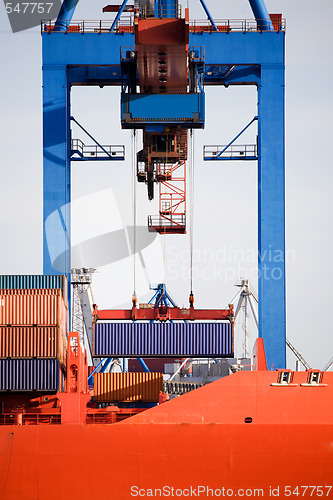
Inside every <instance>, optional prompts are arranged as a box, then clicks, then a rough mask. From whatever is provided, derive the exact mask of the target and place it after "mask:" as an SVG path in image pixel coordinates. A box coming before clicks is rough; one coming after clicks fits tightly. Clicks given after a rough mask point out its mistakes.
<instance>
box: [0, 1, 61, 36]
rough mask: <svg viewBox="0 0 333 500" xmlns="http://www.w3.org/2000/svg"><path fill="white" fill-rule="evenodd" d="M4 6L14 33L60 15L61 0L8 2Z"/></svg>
mask: <svg viewBox="0 0 333 500" xmlns="http://www.w3.org/2000/svg"><path fill="white" fill-rule="evenodd" d="M3 3H4V6H5V9H6V12H7V15H8V19H9V22H10V26H11V28H12V32H13V33H17V32H19V31H24V30H27V29H29V28H34V27H35V26H40V24H41V22H42V21H45V20H52V19H56V18H57V17H58V14H59V11H60V8H61V0H52V1H47V2H46V1H45V2H22V1H20V0H19V1H14V2H7V1H6V0H4V2H3Z"/></svg>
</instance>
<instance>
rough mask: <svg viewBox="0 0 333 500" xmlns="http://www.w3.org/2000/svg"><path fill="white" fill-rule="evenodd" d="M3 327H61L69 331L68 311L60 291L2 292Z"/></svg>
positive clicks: (0, 299)
mask: <svg viewBox="0 0 333 500" xmlns="http://www.w3.org/2000/svg"><path fill="white" fill-rule="evenodd" d="M0 325H1V326H8V325H9V326H21V325H22V326H25V325H26V326H27V325H31V326H60V327H61V328H63V329H64V330H65V331H66V333H67V331H68V310H67V307H66V306H65V303H64V300H63V297H62V295H61V291H60V290H56V289H50V290H48V289H39V290H0Z"/></svg>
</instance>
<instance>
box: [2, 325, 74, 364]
mask: <svg viewBox="0 0 333 500" xmlns="http://www.w3.org/2000/svg"><path fill="white" fill-rule="evenodd" d="M66 350H67V337H66V334H65V331H64V330H63V328H60V327H59V326H53V327H47V326H42V327H38V326H37V327H35V326H12V327H9V326H1V327H0V358H56V359H59V360H60V361H61V362H62V363H64V362H65V358H66Z"/></svg>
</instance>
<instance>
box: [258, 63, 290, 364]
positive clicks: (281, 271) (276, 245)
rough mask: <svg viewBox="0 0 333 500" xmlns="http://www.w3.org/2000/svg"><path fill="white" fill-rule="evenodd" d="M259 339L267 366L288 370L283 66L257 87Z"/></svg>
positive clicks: (265, 73) (264, 73)
mask: <svg viewBox="0 0 333 500" xmlns="http://www.w3.org/2000/svg"><path fill="white" fill-rule="evenodd" d="M258 97H259V104H258V153H259V154H258V156H259V161H258V224H259V227H258V252H259V257H258V272H259V280H258V288H259V337H262V338H263V339H264V343H265V348H266V354H267V366H268V368H269V369H270V368H271V367H272V366H273V368H274V369H276V368H285V366H286V305H285V175H284V155H285V152H284V68H283V65H282V64H281V65H272V66H270V65H267V66H266V65H262V67H261V84H260V86H259V89H258Z"/></svg>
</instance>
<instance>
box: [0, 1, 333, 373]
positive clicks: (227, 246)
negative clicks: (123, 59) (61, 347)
mask: <svg viewBox="0 0 333 500" xmlns="http://www.w3.org/2000/svg"><path fill="white" fill-rule="evenodd" d="M107 3H108V2H106V1H101V0H96V1H94V2H91V1H88V0H80V2H79V6H78V7H77V10H76V13H75V16H74V18H75V19H99V18H101V19H109V18H110V14H109V15H106V14H103V13H102V12H101V9H102V7H103V6H104V5H106V4H107ZM206 3H207V6H208V8H209V9H210V12H211V14H212V16H213V17H214V19H227V18H229V19H251V18H253V16H252V12H251V9H250V6H249V3H248V2H247V0H233V1H232V2H231V1H229V2H227V1H226V0H224V1H218V0H206ZM187 4H189V7H190V18H191V19H194V18H196V19H203V18H204V17H205V15H204V12H203V10H202V8H201V6H200V3H199V0H195V1H194V0H192V1H191V0H190V1H189V2H183V5H187ZM266 5H267V9H268V11H269V12H271V13H278V12H282V14H283V17H284V18H286V20H287V36H286V221H287V223H286V229H287V233H286V234H287V336H288V338H289V339H290V341H291V342H292V343H293V344H294V345H295V347H296V348H297V349H298V350H299V351H300V352H301V353H302V355H303V356H304V358H305V359H306V360H307V361H308V363H309V364H310V365H311V366H312V367H313V368H323V367H324V365H325V364H326V363H327V361H328V360H329V359H330V358H331V357H333V332H332V320H331V316H332V313H331V307H332V300H331V286H330V285H331V279H333V273H332V264H331V262H332V254H333V237H332V227H333V220H332V218H333V217H332V214H333V201H332V199H333V197H332V192H333V169H332V160H331V144H332V115H333V100H332V88H333V61H332V54H333V39H332V36H331V33H330V27H329V25H328V26H327V27H326V26H325V21H324V20H325V19H327V20H329V19H332V16H333V3H332V1H331V0H319V1H317V2H313V0H312V1H310V0H266ZM319 20H320V21H319ZM0 40H1V42H0V43H1V53H2V61H1V65H2V76H1V80H0V85H1V95H2V103H1V115H2V117H1V118H2V119H1V143H2V151H1V181H2V182H1V188H0V189H1V197H0V209H1V212H0V214H1V215H0V225H1V235H2V238H1V250H0V273H1V274H40V273H42V141H41V118H42V113H41V36H40V30H39V28H34V29H30V30H27V31H25V32H21V33H17V34H13V33H11V30H10V25H9V22H8V20H7V16H6V13H5V9H4V6H3V4H1V5H0ZM256 97H257V96H256V89H255V88H254V87H253V88H252V87H233V88H228V89H224V88H222V87H214V88H212V87H208V88H206V127H205V130H203V131H197V132H196V133H195V198H194V200H195V209H194V251H195V263H194V277H195V278H194V293H195V305H196V306H197V307H207V308H209V307H212V308H213V307H224V306H225V305H226V304H228V302H230V301H231V299H232V298H233V297H234V295H235V294H236V292H237V289H236V288H235V287H234V284H235V283H236V281H237V280H238V279H239V278H240V277H242V278H248V277H249V278H250V281H251V282H252V284H253V287H254V288H255V289H256V287H257V284H256V280H255V271H256V249H257V176H256V163H255V162H216V163H212V162H210V163H207V162H206V163H204V162H203V161H202V147H203V145H204V144H227V143H228V142H229V141H230V140H231V139H232V138H233V137H234V136H235V135H236V134H237V133H238V132H239V131H240V130H241V128H243V126H244V125H245V124H246V123H248V122H249V121H250V119H251V118H252V117H253V116H254V115H255V114H256ZM119 101H120V89H119V88H104V89H99V88H82V87H81V88H75V89H74V90H73V91H72V112H73V114H74V116H75V117H76V118H77V119H78V120H79V121H80V122H82V124H83V125H85V126H87V128H88V129H89V131H91V133H92V134H93V135H94V136H96V138H97V139H98V140H99V141H100V142H101V143H103V144H125V146H126V152H127V159H126V161H125V162H115V163H112V164H109V163H79V162H77V163H74V164H73V169H72V194H73V199H76V200H78V199H79V198H80V197H83V196H88V195H89V196H90V197H92V199H93V201H92V207H91V211H89V213H88V214H86V213H84V217H81V220H80V217H79V216H78V215H75V221H74V219H73V224H74V222H75V231H76V233H75V234H76V236H75V237H76V238H77V240H78V241H79V240H84V239H85V238H87V237H89V235H90V228H89V225H90V219H94V218H95V217H96V216H98V214H99V211H100V210H104V211H103V215H102V214H101V218H103V220H105V224H106V226H107V225H108V224H109V226H112V227H113V228H115V227H116V226H117V224H118V225H119V224H120V226H121V225H123V226H128V225H131V224H132V222H133V221H132V208H131V207H132V205H131V203H132V201H131V189H132V187H131V161H130V158H131V149H130V144H131V142H130V132H129V131H122V130H121V128H120V124H119ZM78 137H80V136H78ZM254 137H255V129H253V130H252V132H251V129H249V131H248V132H247V135H246V136H244V139H246V142H249V143H252V141H253V139H254ZM81 138H82V139H83V137H81ZM105 189H110V190H112V191H113V193H111V194H110V199H112V203H113V202H115V204H116V207H117V208H116V209H115V210H113V211H110V220H109V221H108V206H107V203H106V204H105V205H101V204H100V203H101V200H102V198H103V196H102V195H99V194H98V193H99V191H101V190H105ZM137 196H138V200H139V201H138V223H139V224H141V225H145V224H146V218H147V215H148V214H155V215H156V214H157V213H158V206H157V199H156V200H155V201H154V202H151V203H149V202H148V201H147V196H146V189H145V187H144V186H143V185H141V184H140V185H138V186H137ZM94 200H95V201H94ZM98 200H99V202H98ZM83 201H84V200H83ZM77 206H79V202H78V204H77ZM116 211H117V221H116V222H115V220H116V218H115V213H116ZM78 212H79V213H80V210H79V211H78ZM118 216H119V217H120V218H119V217H118ZM112 217H113V218H112ZM82 219H83V220H82ZM106 226H105V227H106ZM109 226H108V227H109ZM101 230H102V229H101ZM154 244H155V243H154ZM188 250H189V238H188V236H170V237H167V240H166V243H165V256H166V259H165V261H166V264H165V271H164V269H163V262H161V261H160V260H159V259H160V258H161V255H162V256H163V253H164V242H163V238H162V237H161V239H160V244H159V248H157V246H156V248H155V247H154V249H153V254H154V255H150V254H149V255H148V253H149V251H147V252H148V253H147V255H146V257H145V258H146V261H147V262H150V263H151V262H152V261H153V260H154V258H155V257H156V264H158V263H159V264H160V267H159V268H157V267H156V269H155V268H154V266H153V265H150V268H149V278H150V280H151V282H153V283H156V282H158V281H160V280H161V279H163V276H164V274H165V275H166V282H167V286H168V289H169V292H170V293H171V295H172V296H173V297H174V299H175V301H176V302H177V303H178V304H179V305H180V306H182V305H187V304H188V294H189V287H190V285H189V279H188V273H189V262H188V261H189V258H188V257H189V254H188ZM162 261H163V259H162ZM125 271H126V272H125ZM132 274H133V273H132V271H131V263H130V262H124V261H122V262H120V263H119V268H118V269H115V266H114V267H112V268H111V267H108V266H102V267H101V268H100V269H99V273H98V275H96V280H95V287H94V288H93V293H94V297H95V301H96V302H97V303H98V304H99V305H100V306H101V307H108V306H109V307H114V306H116V305H124V306H125V305H126V306H127V307H129V306H130V300H131V294H132V290H133V277H132ZM138 280H139V281H140V280H143V281H141V282H140V283H141V287H142V293H144V291H145V290H144V288H145V287H146V288H147V294H146V299H147V298H149V296H150V295H151V292H150V293H148V292H149V291H148V285H147V283H146V281H145V280H144V276H143V272H142V269H138ZM117 296H118V298H119V297H121V302H119V303H117V298H116V297H117ZM139 299H140V300H141V301H144V297H139ZM119 300H120V299H119ZM236 334H237V337H236V342H235V345H236V348H237V350H238V354H241V344H242V336H241V321H240V324H239V325H238V327H237V329H236ZM250 334H251V335H250V344H251V342H253V339H254V337H255V334H256V332H255V329H254V325H253V324H252V322H250ZM288 362H289V367H290V368H294V367H295V358H294V357H293V356H292V355H289V354H288Z"/></svg>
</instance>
